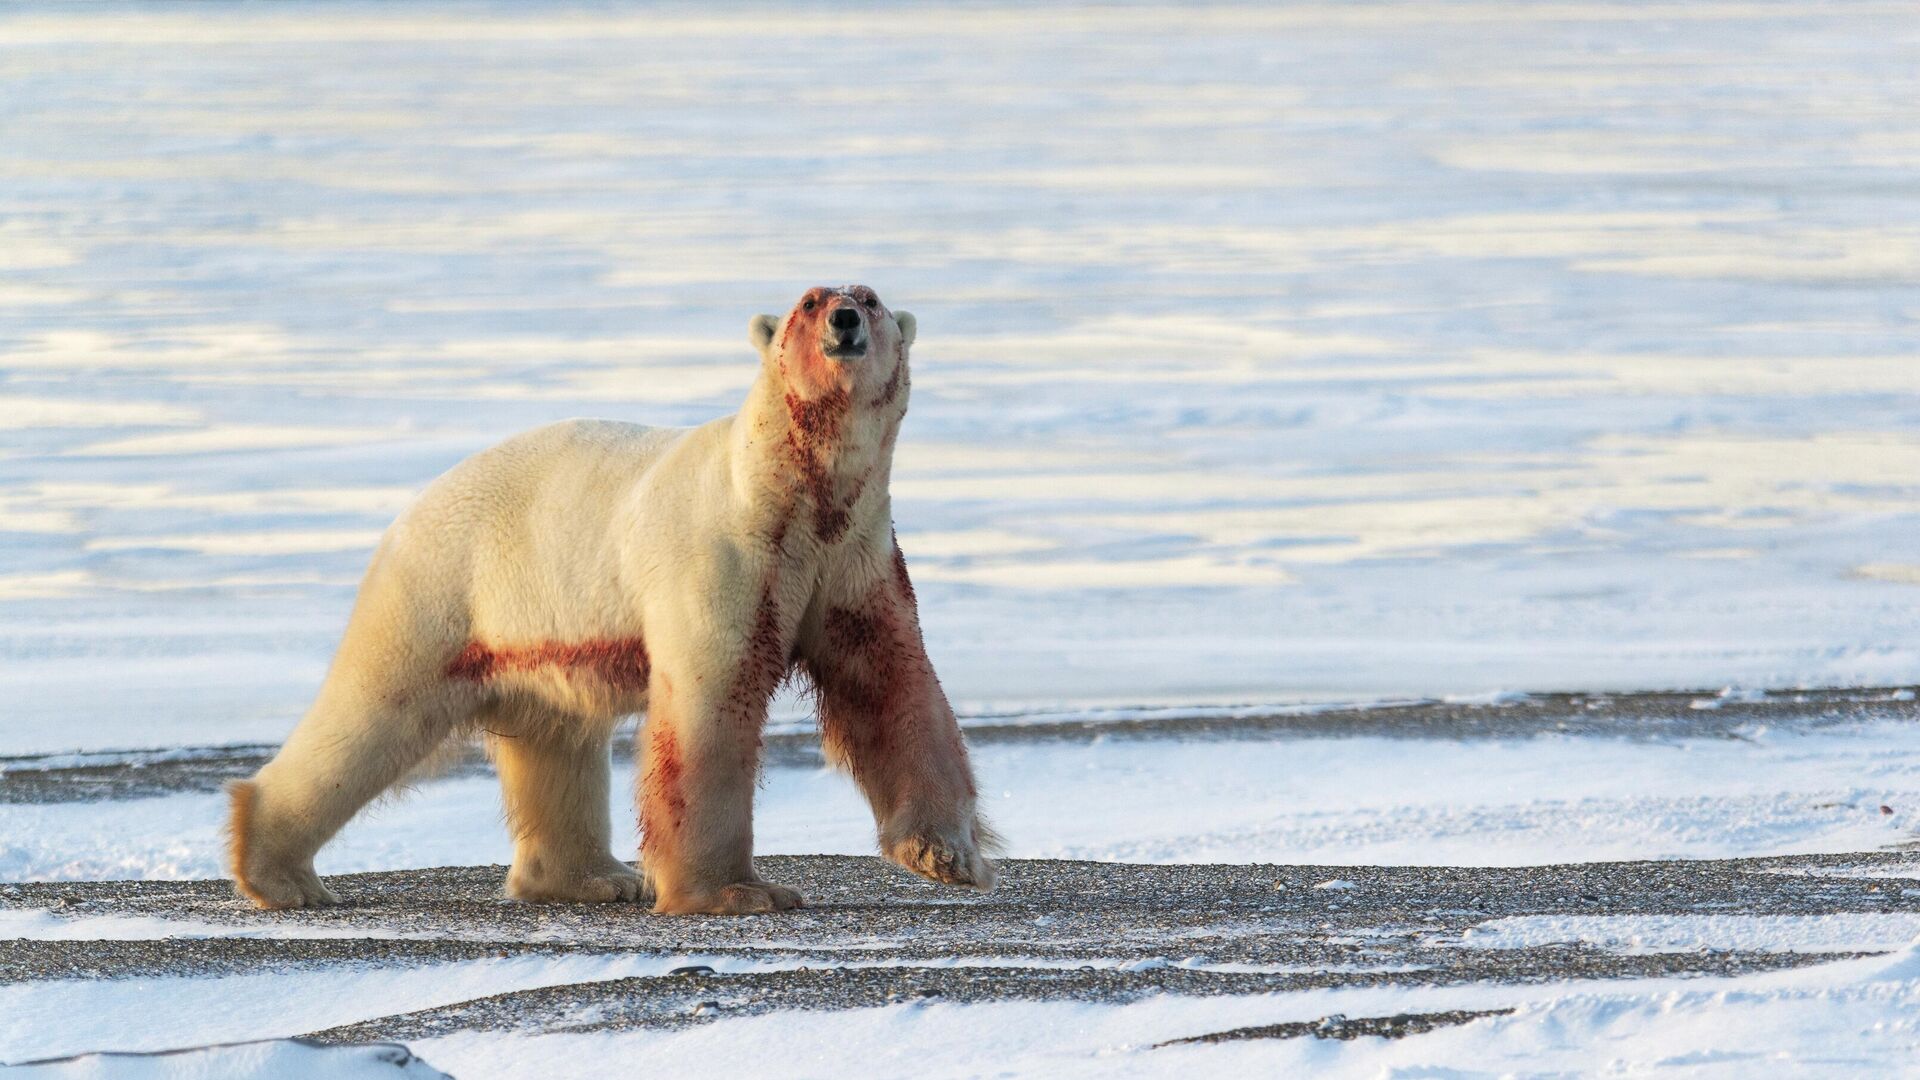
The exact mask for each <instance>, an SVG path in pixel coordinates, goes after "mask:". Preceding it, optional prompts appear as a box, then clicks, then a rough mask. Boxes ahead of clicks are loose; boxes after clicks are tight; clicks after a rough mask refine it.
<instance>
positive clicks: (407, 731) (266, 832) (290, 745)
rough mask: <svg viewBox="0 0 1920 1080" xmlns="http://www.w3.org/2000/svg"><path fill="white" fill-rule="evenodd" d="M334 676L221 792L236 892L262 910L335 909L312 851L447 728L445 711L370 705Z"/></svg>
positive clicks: (422, 755)
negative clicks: (227, 797) (258, 764)
mask: <svg viewBox="0 0 1920 1080" xmlns="http://www.w3.org/2000/svg"><path fill="white" fill-rule="evenodd" d="M342 674H343V673H341V672H339V671H338V670H336V672H335V673H334V674H333V675H331V676H329V677H328V680H327V682H328V685H327V686H326V687H323V688H322V690H321V693H320V700H319V701H318V702H316V703H315V705H314V708H313V710H312V711H311V712H309V713H308V714H307V715H306V717H305V718H304V719H302V720H301V721H300V724H299V726H298V727H296V728H295V729H294V732H293V735H292V736H291V737H290V738H289V739H288V740H287V744H286V745H285V746H284V747H282V748H281V750H280V752H279V753H278V754H276V755H274V758H273V760H272V761H269V762H268V763H267V764H266V765H265V766H264V767H262V768H261V770H260V771H259V772H258V773H256V774H255V775H254V777H253V778H252V779H251V780H243V781H238V782H236V783H234V784H232V785H230V787H229V790H230V791H231V792H232V799H233V804H232V817H231V819H230V823H229V832H230V835H231V842H232V847H231V852H230V854H231V858H232V865H231V869H232V871H233V880H234V886H235V887H236V888H237V889H238V890H239V891H240V893H241V894H242V895H244V896H246V897H247V898H248V899H250V900H252V901H253V902H254V903H256V904H258V905H260V906H261V907H264V908H300V907H318V906H324V905H327V904H334V903H338V902H339V899H338V898H337V897H336V896H334V894H333V893H332V892H331V891H330V890H328V889H327V887H326V886H325V885H323V884H321V882H320V879H319V877H318V876H316V875H315V873H314V869H313V856H314V853H315V852H317V851H319V850H320V846H321V845H322V844H325V843H326V842H327V841H328V840H329V839H331V838H332V837H333V834H334V833H336V832H338V831H339V830H340V827H341V826H342V825H345V824H346V823H347V821H348V819H350V818H352V817H353V815H354V814H355V813H356V812H358V811H359V810H360V808H361V807H363V806H365V805H366V804H367V803H369V802H371V801H372V800H373V799H375V798H376V797H378V796H379V795H380V794H381V793H382V792H384V791H386V790H387V789H388V788H389V787H392V786H393V785H394V784H395V783H396V782H398V781H399V780H400V779H401V778H402V777H403V776H405V775H406V774H407V773H409V772H411V771H412V770H413V769H414V768H415V767H416V766H418V765H419V764H420V763H421V762H422V761H423V760H425V759H426V757H427V755H428V754H430V753H432V752H433V750H434V749H435V748H437V747H438V746H439V745H440V743H441V742H442V741H444V740H445V738H446V736H447V734H448V733H449V731H450V730H451V728H452V723H451V714H450V713H449V712H448V711H447V710H446V709H445V708H444V707H441V708H435V707H432V706H431V705H429V704H425V703H413V702H406V701H404V700H403V701H402V702H400V703H394V704H384V705H376V706H372V707H369V706H367V705H366V704H365V703H364V701H363V700H361V699H362V697H363V695H362V693H361V692H360V691H361V688H360V687H358V686H354V685H352V684H353V683H354V682H355V681H356V680H354V679H353V678H351V677H350V676H349V677H346V678H342ZM342 683H345V684H347V685H346V686H342V685H341V684H342ZM377 696H384V695H377Z"/></svg>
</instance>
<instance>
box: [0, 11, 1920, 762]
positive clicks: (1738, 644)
mask: <svg viewBox="0 0 1920 1080" xmlns="http://www.w3.org/2000/svg"><path fill="white" fill-rule="evenodd" d="M1917 49H1920V15H1916V12H1915V10H1914V8H1913V7H1912V5H1911V4H1907V3H1868V2H1862V3H1854V4H1846V5H1837V6H1836V5H1829V4H1814V3H1793V2H1767V3H1758V4H1739V5H1730V4H1659V3H1631V2H1625V3H1607V2H1597V3H1582V4H1560V3H1543V4H1534V3H1482V4H1471V5H1467V4H1438V5H1436V4H1423V3H1413V2H1405V3H1359V4H1289V5H1285V6H1278V7H1276V6H1271V5H1247V6H1240V7H1229V6H1220V7H1205V8H1191V7H1182V8H1178V9H1172V8H1158V7H1151V6H1127V7H1124V8H1119V9H1106V10H1093V9H1079V8H1060V9H1043V10H1037V11H1036V10H1029V9H1027V8H1017V9H1016V8H988V7H963V8H959V9H953V10H946V9H930V8H906V9H896V8H883V7H878V6H872V5H867V4H860V3H852V4H842V3H836V4H817V5H813V4H810V5H801V6H798V7H787V8H782V9H778V10H776V9H772V8H757V7H745V6H736V5H730V4H702V5H693V6H685V7H666V8H660V7H655V6H648V7H647V8H646V9H644V10H641V9H637V8H628V7H624V6H620V5H604V4H591V5H579V6H567V5H559V4H553V5H548V4H535V5H495V4H467V5H458V6H431V5H427V6H423V5H408V6H406V7H404V8H395V7H391V6H386V5H361V4H351V3H326V4H302V3H288V4H275V5H269V6H261V5H221V4H213V5H194V6H191V7H184V8H183V7H173V6H164V7H163V6H145V7H140V6H136V7H125V6H119V5H112V4H100V5H88V6H86V7H84V8H76V7H73V6H70V5H44V6H43V5H38V4H33V3H20V4H10V5H8V6H7V7H6V9H5V10H4V11H0V102H3V103H4V105H0V109H3V110H4V115H3V118H0V430H4V444H0V530H3V531H0V700H4V701H5V702H6V703H7V708H6V716H5V720H4V726H0V753H29V752H39V751H51V750H63V749H73V748H105V747H127V746H166V745H183V744H208V743H224V742H234V741H271V740H274V739H277V738H278V737H279V736H280V735H281V734H283V733H284V731H285V730H286V728H287V727H288V725H289V724H290V723H291V721H292V720H293V719H294V718H295V717H296V716H297V715H298V714H299V712H300V710H301V709H302V708H303V707H304V705H305V702H306V700H307V699H308V698H309V696H310V694H311V692H312V690H313V688H314V686H315V684H316V683H317V681H318V679H319V676H320V673H321V671H322V669H323V666H324V664H325V662H326V659H327V657H328V655H329V653H330V650H331V647H332V645H333V643H334V639H335V636H336V635H337V633H338V631H339V628H340V626H341V624H342V622H343V620H344V616H345V612H346V609H347V605H348V603H349V602H350V599H351V596H352V591H353V587H354V583H355V580H356V577H357V574H358V571H359V569H360V567H361V566H362V564H363V562H364V560H365V558H366V556H367V553H368V551H369V550H370V547H371V545H372V543H373V540H374V538H375V536H376V535H377V534H378V532H379V530H380V529H381V528H382V526H383V525H384V523H385V522H386V521H387V520H388V518H389V517H390V515H391V514H392V513H393V512H394V511H395V510H396V508H398V507H399V506H401V505H402V504H403V503H404V502H405V501H406V499H407V497H408V494H409V492H411V491H413V490H415V489H417V488H418V487H420V486H421V485H422V484H423V483H424V482H426V481H427V480H428V479H429V478H431V477H432V476H433V475H434V474H436V473H437V472H439V471H440V470H442V469H444V468H446V467H447V466H448V465H449V464H451V463H452V462H454V461H455V460H457V459H458V458H459V457H461V456H462V455H464V454H466V453H468V452H470V451H472V450H474V449H477V448H479V447H481V446H484V445H486V444H488V443H490V442H492V441H494V440H496V439H499V438H500V437H502V436H504V435H506V434H508V433H510V432H513V431H517V430H520V429H523V428H527V427H530V426H533V425H536V424H539V423H543V422H546V421H549V420H552V419H556V418H560V417H565V416H572V415H581V414H590V415H602V416H616V417H624V418H632V419H636V420H642V421H649V422H659V423H691V422H695V421H699V420H702V419H705V418H708V417H711V416H713V415H716V414H719V413H722V412H725V411H727V410H730V409H731V408H733V407H734V405H735V403H736V402H737V400H738V398H739V396H740V393H741V390H742V389H743V387H744V386H745V384H746V382H747V380H748V378H749V377H750V376H751V374H752V371H753V358H752V355H751V353H750V351H749V350H748V348H747V346H746V345H745V342H744V336H745V323H746V319H747V317H748V316H749V315H750V314H752V313H754V312H757V311H763V310H779V309H781V308H783V307H784V306H785V305H787V304H789V303H790V302H791V301H792V298H793V297H794V296H796V295H797V294H798V293H799V291H800V290H801V289H802V288H803V287H805V286H807V285H809V284H812V283H815V282H819V281H844V280H860V281H866V282H870V283H872V284H874V285H875V286H877V287H878V288H879V289H880V291H881V293H882V294H883V295H884V296H886V297H887V298H888V300H889V301H890V302H891V303H893V304H895V305H896V306H899V307H904V308H910V309H912V310H914V311H915V312H916V313H918V314H919V315H920V318H921V326H922V334H921V338H922V340H921V344H920V347H919V348H918V350H917V351H916V355H915V363H916V372H917V376H918V377H917V379H916V382H915V397H914V404H913V412H912V415H911V417H910V418H909V421H908V425H907V429H906V433H905V440H904V445H903V448H902V452H901V461H900V469H899V474H898V476H897V477H896V480H895V491H896V505H897V510H898V516H899V519H900V528H901V536H902V541H903V544H904V546H905V548H906V549H907V551H908V553H909V556H910V558H911V559H912V560H913V562H914V565H915V567H916V573H917V575H918V578H919V580H920V582H921V583H922V586H923V588H922V592H923V595H924V597H925V600H926V608H927V621H928V624H929V630H930V634H931V644H932V648H933V651H934V653H935V657H936V660H937V661H938V662H939V663H940V665H941V667H942V670H943V672H944V673H945V675H946V677H947V679H948V682H949V683H950V685H951V687H952V689H953V691H954V694H955V697H956V698H957V699H958V700H959V701H960V702H961V703H962V704H963V706H964V707H966V708H967V709H969V710H985V709H1005V708H1009V707H1017V706H1031V705H1044V706H1050V707H1073V706H1078V705H1087V704H1092V703H1097V702H1118V703H1145V702H1178V703H1197V702H1205V701H1294V700H1314V699H1369V698H1376V697H1381V696H1387V695H1394V694H1409V693H1411V694H1434V693H1449V692H1473V691H1482V690H1488V689H1496V688H1521V689H1543V688H1600V687H1611V688H1645V687H1660V686H1676V685H1687V686H1720V685H1725V684H1728V683H1738V684H1746V685H1767V684H1771V685H1792V684H1798V683H1817V684H1834V683H1870V684H1897V683H1904V682H1913V681H1920V633H1917V632H1916V630H1915V626H1916V620H1915V618H1914V616H1913V609H1914V605H1915V601H1916V600H1920V593H1916V592H1915V589H1914V586H1915V584H1916V583H1917V582H1920V528H1916V525H1920V481H1916V477H1920V348H1916V338H1917V337H1920V301H1916V299H1915V296H1916V293H1915V291H1914V288H1913V286H1914V284H1915V282H1916V279H1920V225H1916V222H1915V218H1914V215H1913V213H1912V208H1913V202H1912V192H1913V185H1914V182H1915V178H1916V175H1920V112H1917V111H1916V110H1914V109H1913V108H1912V107H1911V104H1912V102H1913V101H1914V100H1915V99H1916V98H1920V66H1916V65H1915V64H1914V63H1913V57H1914V55H1915V53H1916V50H1917Z"/></svg>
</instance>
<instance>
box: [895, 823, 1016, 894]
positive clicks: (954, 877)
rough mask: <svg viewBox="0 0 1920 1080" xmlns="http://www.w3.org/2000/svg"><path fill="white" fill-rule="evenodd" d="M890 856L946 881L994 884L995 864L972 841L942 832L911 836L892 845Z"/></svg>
mask: <svg viewBox="0 0 1920 1080" xmlns="http://www.w3.org/2000/svg"><path fill="white" fill-rule="evenodd" d="M887 859H888V861H890V862H893V863H897V864H898V865H900V866H902V867H905V868H906V869H908V870H911V871H913V872H914V873H916V874H919V875H920V876H921V877H923V878H927V879H928V880H930V881H937V882H940V883H941V884H942V885H961V886H965V887H967V888H972V889H981V890H986V889H991V888H993V882H994V878H995V874H994V870H993V864H992V863H991V862H988V861H987V859H986V858H985V857H984V856H982V855H981V854H980V852H979V850H978V848H976V847H975V846H974V845H973V844H970V843H965V842H956V841H953V840H950V839H948V838H946V837H942V836H909V837H907V838H905V839H903V840H899V841H896V842H895V843H894V844H893V845H892V846H891V847H890V848H888V850H887Z"/></svg>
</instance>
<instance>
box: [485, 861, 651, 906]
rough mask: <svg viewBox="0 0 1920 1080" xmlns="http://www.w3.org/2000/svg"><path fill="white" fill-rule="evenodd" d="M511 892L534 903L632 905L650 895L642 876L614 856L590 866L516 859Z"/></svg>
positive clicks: (511, 872) (509, 874)
mask: <svg viewBox="0 0 1920 1080" xmlns="http://www.w3.org/2000/svg"><path fill="white" fill-rule="evenodd" d="M507 895H508V896H510V897H512V898H513V899H515V900H521V901H524V902H526V903H530V904H555V903H558V904H620V903H628V904H630V903H633V902H634V901H636V900H644V899H646V898H647V896H646V886H645V885H644V884H642V883H641V881H640V875H639V874H637V873H635V872H634V870H633V868H632V867H630V866H628V865H627V864H626V863H623V862H621V861H620V860H618V859H616V858H614V857H613V856H611V855H608V856H606V857H605V858H603V859H601V860H600V861H598V862H595V863H593V864H592V865H590V866H586V867H578V866H556V865H551V864H548V863H546V862H544V861H541V860H532V861H522V860H518V859H516V860H515V861H514V864H513V869H511V870H509V871H508V872H507Z"/></svg>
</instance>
